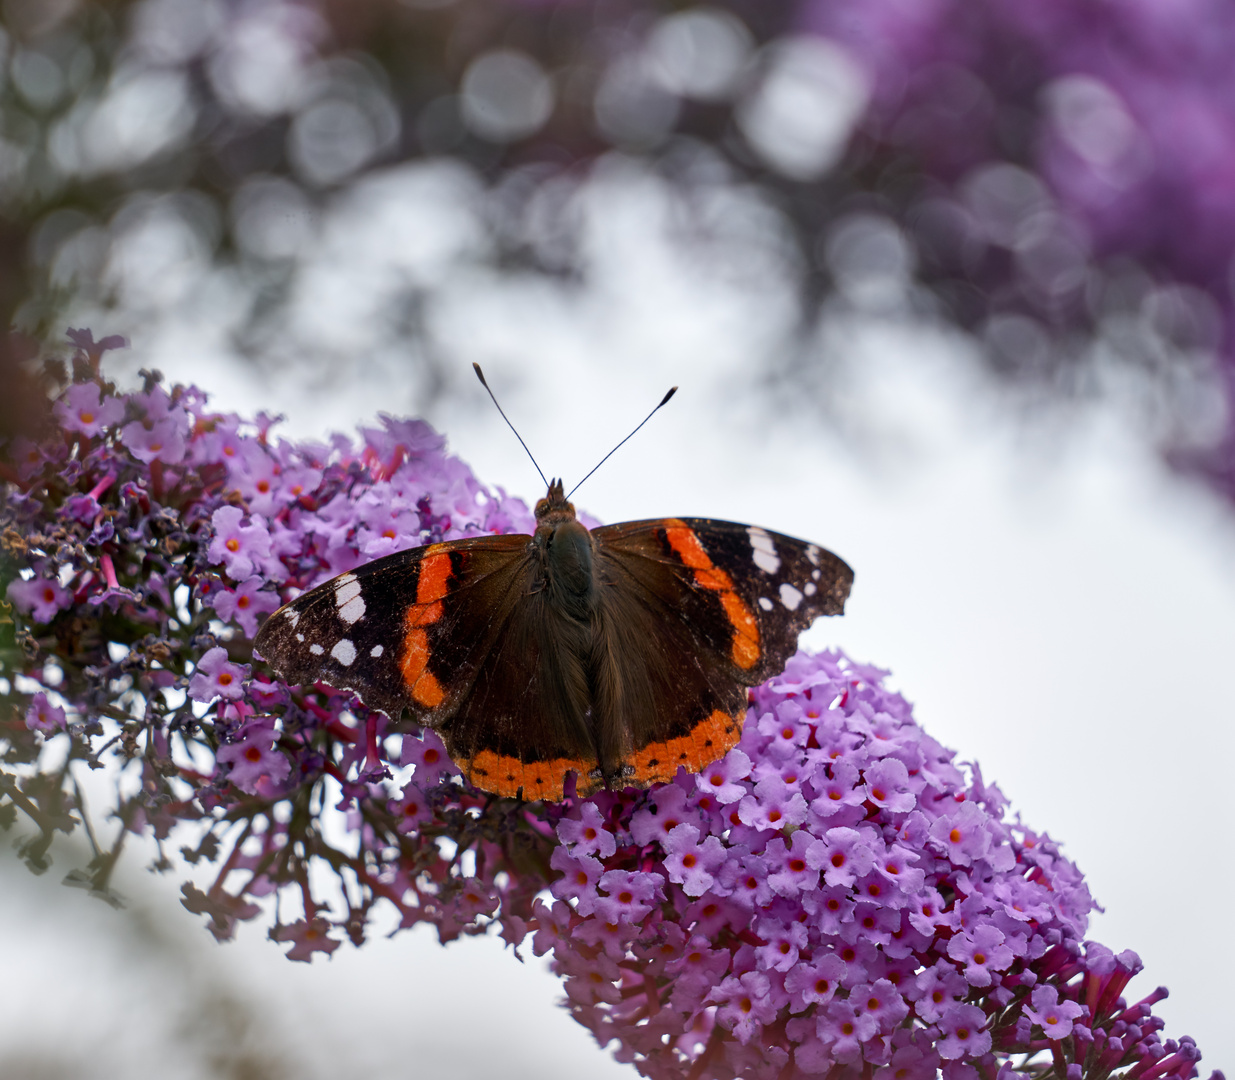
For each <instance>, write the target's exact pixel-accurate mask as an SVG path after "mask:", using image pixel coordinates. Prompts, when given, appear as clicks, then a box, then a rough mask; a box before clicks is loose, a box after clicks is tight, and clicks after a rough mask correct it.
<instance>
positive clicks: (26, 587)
mask: <svg viewBox="0 0 1235 1080" xmlns="http://www.w3.org/2000/svg"><path fill="white" fill-rule="evenodd" d="M6 591H7V593H8V598H9V599H10V600H11V601H12V602H13V606H14V607H16V608H17V610H18V611H20V612H22V613H23V614H26V613H30V614H32V615H33V616H34V618H35V619H36V621H38V622H41V623H48V622H51V621H52V619H54V618H55V617H56V613H57V612H59V611H63V610H64V609H65V608H67V607H68V606H69V605H70V604H71V603H72V602H73V594H72V593H71V592H69V591H68V589H66V588H64V586H62V585H61V584H60V582H58V581H56V580H55V579H54V578H44V577H37V576H36V577H32V578H29V579H27V580H24V581H23V580H22V579H20V578H18V579H15V580H13V581H10V582H9V586H8V589H7V590H6Z"/></svg>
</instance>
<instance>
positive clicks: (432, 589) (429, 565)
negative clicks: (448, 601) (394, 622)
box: [416, 544, 450, 604]
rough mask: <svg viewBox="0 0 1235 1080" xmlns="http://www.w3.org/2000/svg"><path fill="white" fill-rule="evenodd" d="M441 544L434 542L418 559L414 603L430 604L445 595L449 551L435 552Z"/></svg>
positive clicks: (448, 568)
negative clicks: (418, 572)
mask: <svg viewBox="0 0 1235 1080" xmlns="http://www.w3.org/2000/svg"><path fill="white" fill-rule="evenodd" d="M442 546H443V545H441V544H434V545H433V546H432V547H430V548H429V550H428V551H427V552H426V553H425V555H424V557H423V558H422V559H421V560H420V576H419V577H418V578H417V579H416V603H418V604H431V603H433V601H434V600H440V599H441V598H442V597H443V596H445V595H446V592H447V589H446V582H447V581H449V580H450V552H448V551H442V552H436V553H435V549H436V548H440V547H442Z"/></svg>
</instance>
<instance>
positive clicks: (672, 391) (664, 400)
mask: <svg viewBox="0 0 1235 1080" xmlns="http://www.w3.org/2000/svg"><path fill="white" fill-rule="evenodd" d="M677 392H678V388H677V387H676V386H671V387H669V392H668V393H667V394H666V395H665V396H664V397H663V398H661V399H660V405H657V406H656V408H655V409H653V410H652V411H651V412H650V413H648V414H647V416H645V417H644V418H643V419H642V420H641V421H640V422H639V427H636V428H635V431H638V430H639V428H641V427H643V425H644V424H646V423H647V422H648V421H649V420H651V419H652V417H653V416H655V415H656V413H657V412H658V411H659V410H660V408H661V406H663V405H667V404H669V399H670V398H671V397H673V395H674V394H676V393H677ZM635 431H632V432H631V433H630V435H627V436H626V438H625V439H623V440H622V441H621V442H620V443H618V444H617V446H615V447H614V448H613V449H612V450H610V451H609V452H608V453H607V454H606V455H605V456H604V457H602V458H601V459H600V460H599V461H598V462H597V463H596V465H595V466H594V467H593V469H592V472H590V473H588V474H587V476H585V477H584V478H583V480H586V479H587V477H588V476H591V475H592V473H594V472H595V471H596V470H597V469H599V468H600V467H601V466H602V465H603V464H604V463H605V462H606V461H608V460H609V459H610V458H611V457H613V455H614V454H616V453H617V452H618V451H619V450H620V449H621V448H622V446H623V445H624V444H625V443H627V442H629V441H630V439H631V438H632V437H633V436H634V434H635ZM583 480H580V481H579V483H577V484H576V485H575V486H574V487H572V488H571V489H570V492H569V494H567V496H566V498H568V499H569V498H570V496H571V495H573V494H574V493H575V492H576V491H578V490H579V488H581V487H582V486H583Z"/></svg>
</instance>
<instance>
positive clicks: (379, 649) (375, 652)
mask: <svg viewBox="0 0 1235 1080" xmlns="http://www.w3.org/2000/svg"><path fill="white" fill-rule="evenodd" d="M385 651H386V649H385V648H384V647H383V646H381V645H374V646H373V648H371V649H370V650H369V655H370V656H381V655H382V653H384V652H385Z"/></svg>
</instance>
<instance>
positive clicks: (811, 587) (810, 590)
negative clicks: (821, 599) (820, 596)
mask: <svg viewBox="0 0 1235 1080" xmlns="http://www.w3.org/2000/svg"><path fill="white" fill-rule="evenodd" d="M804 591H805V593H806V595H807V596H814V595H815V592H816V591H817V590H816V589H815V583H814V582H813V581H808V582H807V583H806V589H805V590H804Z"/></svg>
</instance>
